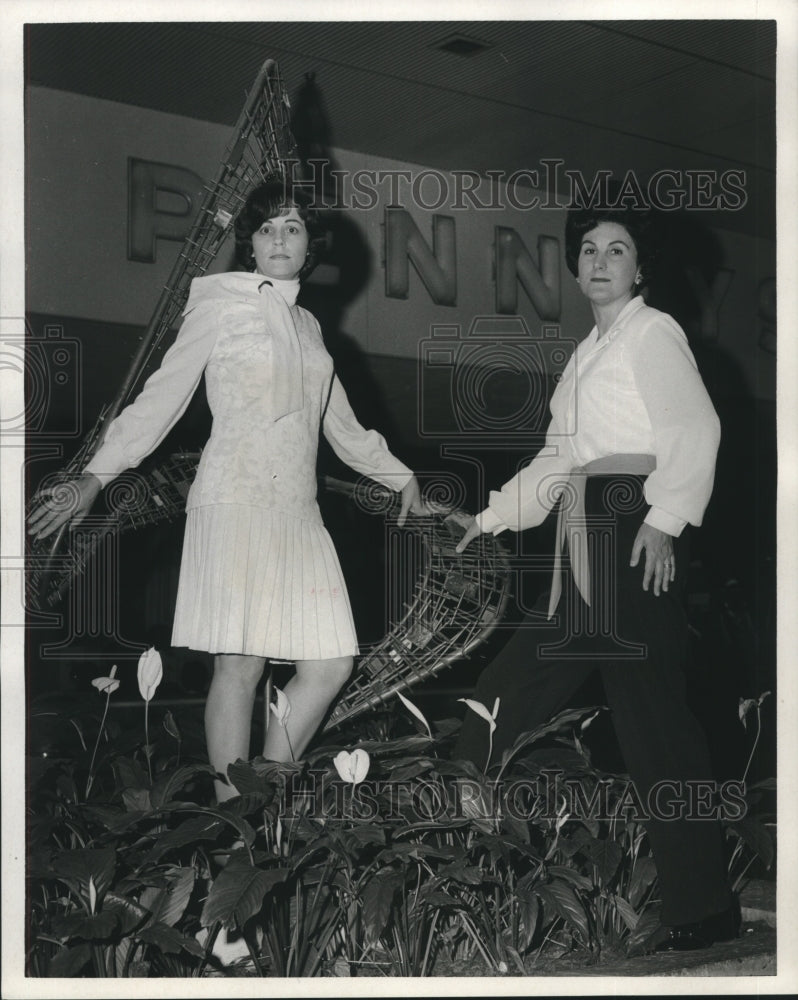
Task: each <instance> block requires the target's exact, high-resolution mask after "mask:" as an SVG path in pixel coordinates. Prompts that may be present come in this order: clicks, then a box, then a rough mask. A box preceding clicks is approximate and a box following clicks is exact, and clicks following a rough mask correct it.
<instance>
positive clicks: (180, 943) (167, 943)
mask: <svg viewBox="0 0 798 1000" xmlns="http://www.w3.org/2000/svg"><path fill="white" fill-rule="evenodd" d="M136 937H137V938H138V939H139V941H143V942H144V943H145V944H152V945H155V946H156V947H157V948H159V949H160V950H161V951H162V952H163V953H164V954H165V955H176V954H177V953H178V952H179V951H187V952H189V953H190V954H192V955H196V956H197V957H198V958H202V956H203V955H204V954H205V951H204V949H203V947H202V945H201V944H200V943H199V941H197V939H196V938H193V937H188V936H187V935H186V934H181V932H180V931H178V930H176V929H175V928H174V927H168V926H167V925H166V924H160V923H159V924H153V925H152V926H151V927H145V928H144V930H142V931H139V933H138V934H137V935H136Z"/></svg>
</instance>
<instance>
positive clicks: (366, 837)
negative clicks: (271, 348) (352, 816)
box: [346, 824, 385, 847]
mask: <svg viewBox="0 0 798 1000" xmlns="http://www.w3.org/2000/svg"><path fill="white" fill-rule="evenodd" d="M346 836H347V837H348V838H350V839H352V840H356V841H357V842H358V843H359V844H362V845H363V846H365V845H367V844H377V845H379V846H380V847H383V846H384V845H385V830H384V829H383V828H382V827H381V826H374V825H373V824H369V825H368V826H354V827H352V829H351V830H347V831H346Z"/></svg>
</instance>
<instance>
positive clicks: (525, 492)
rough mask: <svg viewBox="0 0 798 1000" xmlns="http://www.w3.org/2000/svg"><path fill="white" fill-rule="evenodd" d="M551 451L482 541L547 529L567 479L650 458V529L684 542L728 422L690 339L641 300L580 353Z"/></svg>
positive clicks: (527, 472) (510, 489) (708, 486)
mask: <svg viewBox="0 0 798 1000" xmlns="http://www.w3.org/2000/svg"><path fill="white" fill-rule="evenodd" d="M551 414H552V419H551V423H550V424H549V428H548V431H547V434H546V444H545V445H544V447H543V448H542V449H541V451H540V452H539V454H538V455H537V456H536V457H535V459H534V460H533V461H532V462H530V463H529V465H527V466H525V467H524V468H523V469H521V471H520V472H519V473H518V474H517V475H516V476H514V477H513V478H512V479H511V480H509V482H507V483H505V484H504V486H503V487H502V489H501V491H492V492H491V494H490V498H489V503H488V507H487V508H486V509H485V510H483V511H482V512H481V513H480V514H478V515H477V522H478V525H479V527H480V528H481V529H482V530H483V531H492V532H493V533H494V534H498V533H499V532H501V531H504V530H505V529H507V528H510V529H512V530H513V531H522V530H523V529H525V528H530V527H534V526H535V525H538V524H541V523H542V521H543V520H544V519H545V518H546V516H547V515H548V513H549V512H550V511H551V509H552V507H554V505H555V504H556V502H557V499H558V498H559V495H560V493H561V492H562V488H563V484H564V482H565V481H566V480H567V477H568V474H569V473H570V472H572V471H573V470H574V469H578V468H580V467H582V466H584V465H586V464H587V463H588V462H591V461H593V460H595V459H598V458H604V457H606V456H609V455H622V454H647V455H653V456H654V457H655V459H656V469H655V470H654V471H653V472H651V473H650V474H649V475H648V477H647V479H646V481H645V498H646V501H647V503H648V504H650V510H649V512H648V514H647V515H646V517H645V521H646V523H647V524H650V525H652V526H653V527H655V528H659V529H660V530H661V531H664V532H666V533H667V534H670V535H679V534H680V533H681V532H682V530H683V528H684V526H685V524H687V523H690V524H694V525H699V524H700V523H701V520H702V518H703V515H704V510H705V509H706V506H707V504H708V502H709V498H710V495H711V493H712V485H713V482H714V477H715V458H716V455H717V450H718V445H719V443H720V421H719V420H718V417H717V414H716V413H715V410H714V408H713V406H712V402H711V401H710V398H709V395H708V394H707V391H706V389H705V387H704V383H703V382H702V381H701V376H700V375H699V373H698V368H697V366H696V363H695V358H694V357H693V354H692V352H691V350H690V348H689V347H688V344H687V338H686V337H685V334H684V331H683V330H682V329H681V327H680V326H679V325H678V323H676V322H675V321H674V320H673V319H672V318H671V317H670V316H668V315H667V313H663V312H660V311H659V310H657V309H652V308H651V307H650V306H647V305H646V304H645V303H644V301H643V299H642V298H640V297H639V296H637V297H635V298H633V299H632V300H631V302H629V303H627V305H626V306H624V308H623V309H622V310H621V312H620V313H619V315H618V318H617V319H616V321H615V323H614V325H613V326H612V327H611V329H610V330H608V331H607V333H606V334H605V335H604V336H603V337H601V338H599V336H598V330H597V328H596V327H594V328H593V329H592V330H591V332H590V334H589V335H588V337H587V338H586V339H585V340H584V341H582V343H581V344H579V346H578V347H577V348H576V350H575V351H574V353H573V356H572V357H571V359H570V361H569V362H568V365H567V367H566V369H565V372H564V373H563V376H562V379H561V381H560V383H559V385H558V386H557V388H556V390H555V392H554V394H553V396H552V399H551Z"/></svg>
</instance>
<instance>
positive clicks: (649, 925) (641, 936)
mask: <svg viewBox="0 0 798 1000" xmlns="http://www.w3.org/2000/svg"><path fill="white" fill-rule="evenodd" d="M659 926H660V917H659V911H658V909H657V908H653V909H648V910H645V911H644V912H643V913H642V914H641V915H640V917H639V918H638V921H637V923H636V924H635V929H634V930H633V931H632V933H631V934H630V935H629V937H628V938H627V940H626V952H627V954H628V955H633V954H634V953H635V952H636V951H637V950H638V949H639V948H640V946H641V945H644V944H645V942H646V941H647V940H648V939H649V938H650V937H651V935H652V934H653V933H654V931H656V930H657V928H658V927H659Z"/></svg>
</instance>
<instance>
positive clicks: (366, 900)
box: [362, 872, 404, 947]
mask: <svg viewBox="0 0 798 1000" xmlns="http://www.w3.org/2000/svg"><path fill="white" fill-rule="evenodd" d="M403 885H404V877H403V876H402V874H401V873H398V872H378V873H377V874H376V875H375V876H374V877H373V878H371V879H369V881H368V882H367V884H366V887H365V889H364V890H363V895H362V899H363V925H364V927H365V932H366V946H367V947H370V946H372V945H375V944H376V943H377V942H378V941H379V939H380V936H381V934H382V932H383V931H384V930H385V927H386V925H387V923H388V918H389V917H390V915H391V907H392V906H393V901H394V897H395V896H396V893H397V892H398V891H399V890H400V889H401V888H402V886H403Z"/></svg>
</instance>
